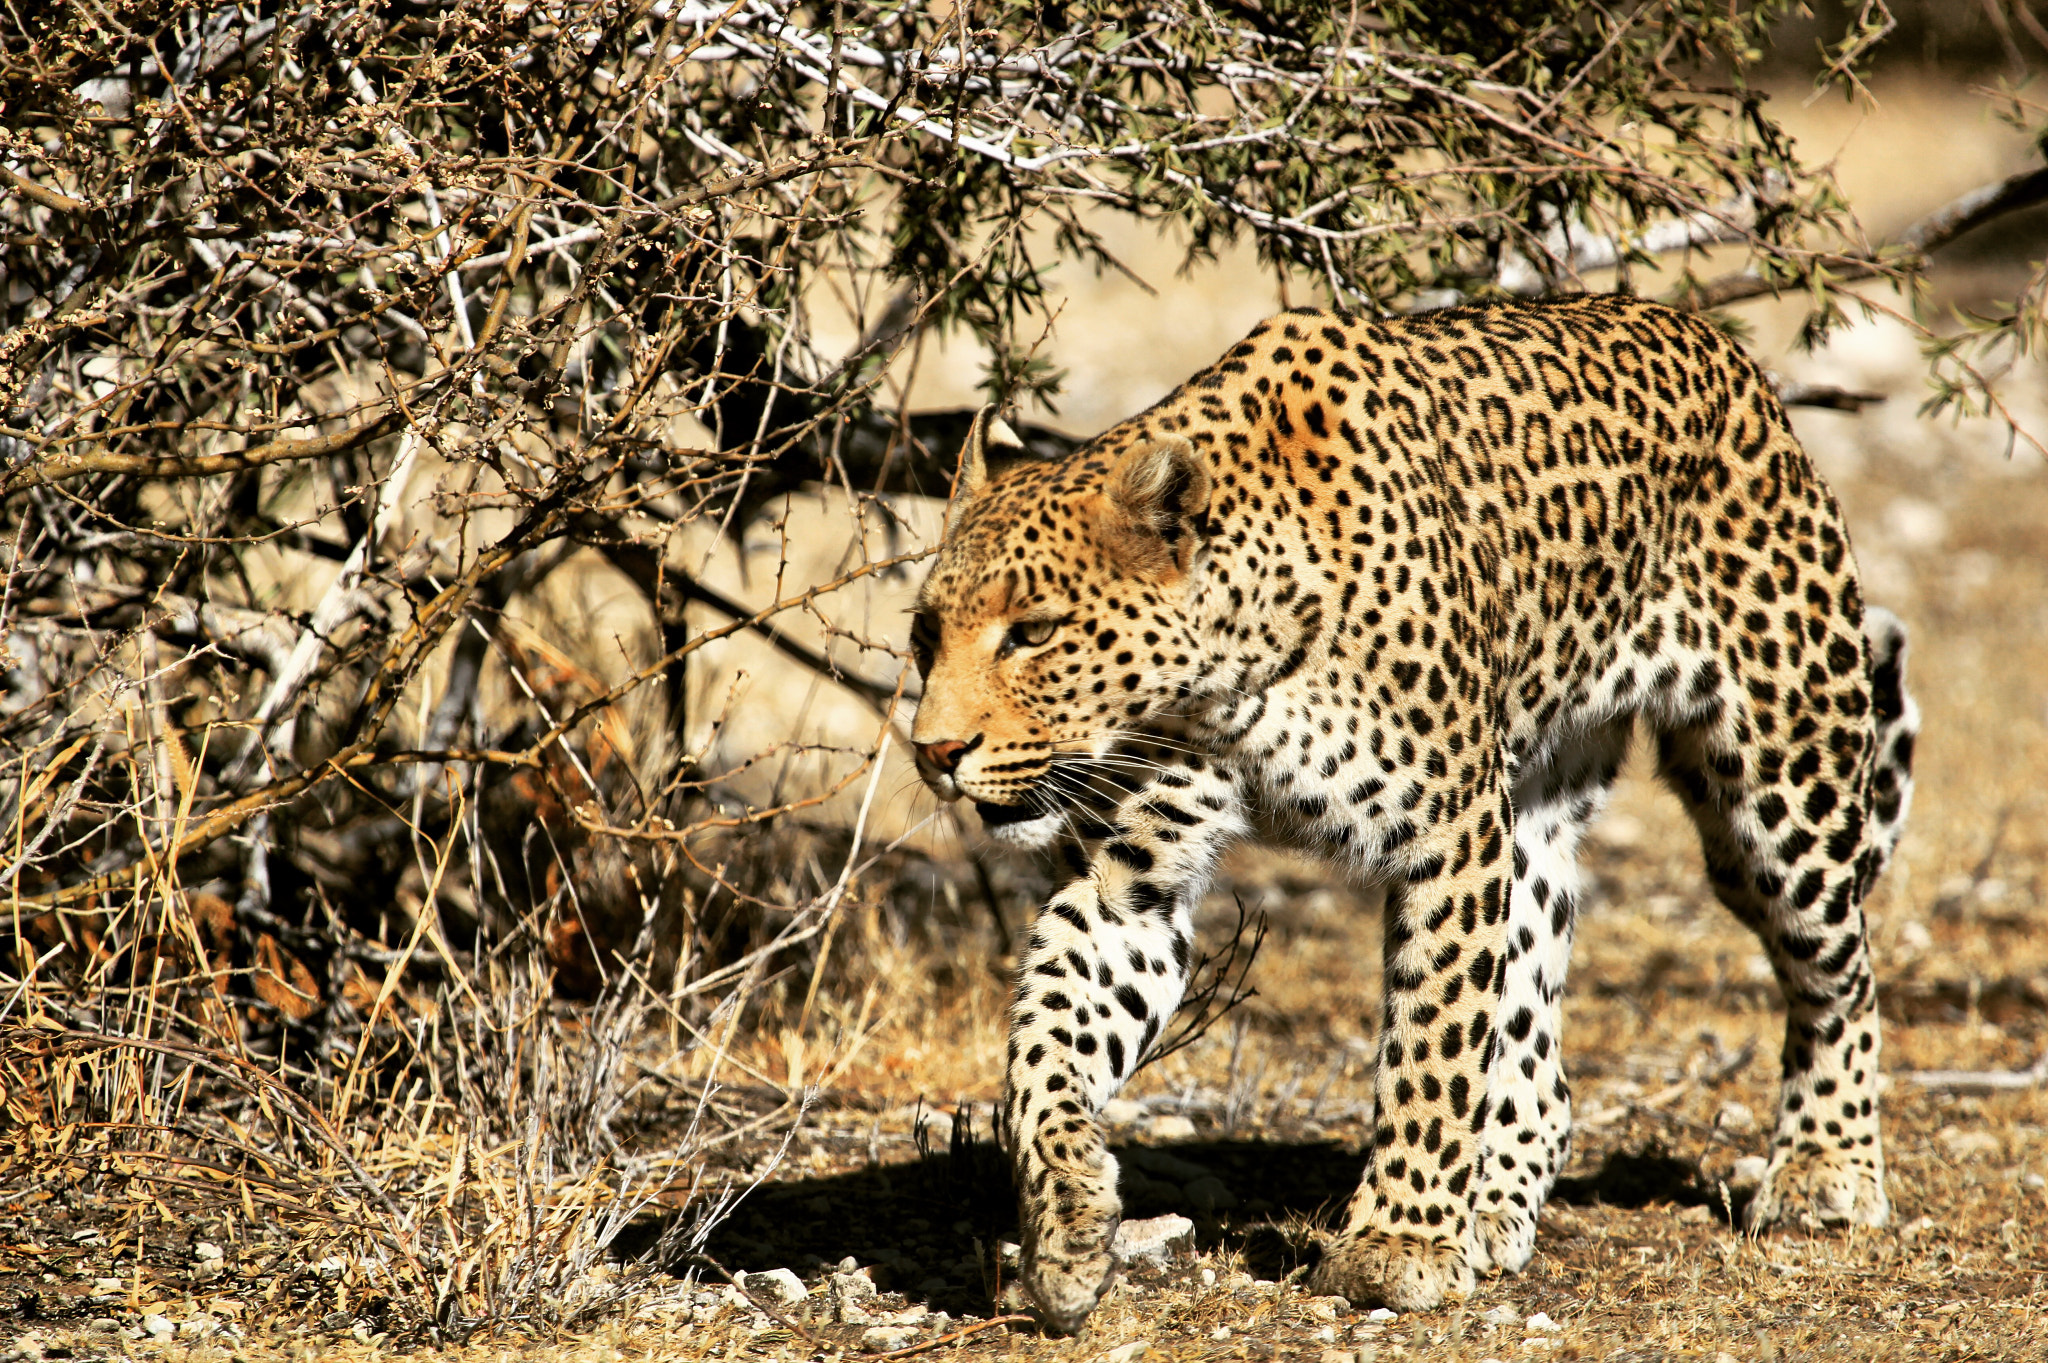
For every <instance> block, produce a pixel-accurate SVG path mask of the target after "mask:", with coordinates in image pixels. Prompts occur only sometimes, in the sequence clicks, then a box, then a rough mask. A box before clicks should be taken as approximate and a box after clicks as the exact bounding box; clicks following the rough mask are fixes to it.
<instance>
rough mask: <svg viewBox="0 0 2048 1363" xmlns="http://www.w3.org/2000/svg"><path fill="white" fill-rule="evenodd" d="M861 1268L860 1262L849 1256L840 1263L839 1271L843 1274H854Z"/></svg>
mask: <svg viewBox="0 0 2048 1363" xmlns="http://www.w3.org/2000/svg"><path fill="white" fill-rule="evenodd" d="M859 1267H860V1260H858V1259H856V1258H854V1257H853V1256H852V1255H851V1254H849V1255H847V1256H846V1257H845V1258H844V1259H841V1260H840V1261H839V1271H840V1272H841V1273H852V1272H853V1271H855V1270H856V1269H858V1268H859Z"/></svg>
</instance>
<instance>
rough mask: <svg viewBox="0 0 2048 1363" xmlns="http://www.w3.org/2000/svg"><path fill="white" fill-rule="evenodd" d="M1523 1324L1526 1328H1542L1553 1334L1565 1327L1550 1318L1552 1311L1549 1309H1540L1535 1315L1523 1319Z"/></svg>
mask: <svg viewBox="0 0 2048 1363" xmlns="http://www.w3.org/2000/svg"><path fill="white" fill-rule="evenodd" d="M1522 1326H1523V1328H1524V1329H1529V1330H1541V1331H1543V1332H1544V1333H1545V1334H1551V1335H1554V1334H1556V1333H1557V1332H1558V1331H1560V1330H1562V1329H1564V1327H1563V1326H1562V1325H1559V1324H1558V1323H1557V1322H1556V1321H1554V1320H1552V1319H1551V1318H1550V1313H1549V1312H1548V1311H1538V1312H1537V1313H1536V1314H1535V1315H1533V1316H1531V1317H1529V1319H1527V1320H1525V1321H1523V1322H1522Z"/></svg>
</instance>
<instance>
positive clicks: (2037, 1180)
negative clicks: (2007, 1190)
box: [2020, 1173, 2048, 1193]
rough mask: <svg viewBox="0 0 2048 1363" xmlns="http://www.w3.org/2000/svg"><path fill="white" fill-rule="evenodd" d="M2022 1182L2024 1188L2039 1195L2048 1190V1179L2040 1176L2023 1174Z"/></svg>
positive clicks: (2021, 1176)
mask: <svg viewBox="0 0 2048 1363" xmlns="http://www.w3.org/2000/svg"><path fill="white" fill-rule="evenodd" d="M2020 1182H2021V1183H2022V1184H2023V1185H2024V1186H2026V1187H2028V1188H2031V1189H2033V1190H2034V1191H2035V1192H2037V1193H2038V1192H2040V1191H2041V1190H2042V1189H2043V1188H2048V1178H2043V1177H2041V1176H2040V1175H2039V1174H2033V1173H2027V1174H2021V1175H2020Z"/></svg>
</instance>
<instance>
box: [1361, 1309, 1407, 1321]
mask: <svg viewBox="0 0 2048 1363" xmlns="http://www.w3.org/2000/svg"><path fill="white" fill-rule="evenodd" d="M1365 1318H1366V1319H1367V1320H1379V1321H1388V1320H1399V1319H1400V1318H1401V1313H1400V1312H1399V1311H1389V1310H1388V1309H1387V1308H1386V1307H1384V1306H1375V1307H1373V1309H1372V1310H1370V1311H1368V1312H1366V1313H1365Z"/></svg>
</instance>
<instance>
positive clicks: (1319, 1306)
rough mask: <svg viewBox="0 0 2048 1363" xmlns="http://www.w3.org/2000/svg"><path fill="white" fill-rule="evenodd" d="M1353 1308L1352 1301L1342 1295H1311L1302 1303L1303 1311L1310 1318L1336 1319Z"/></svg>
mask: <svg viewBox="0 0 2048 1363" xmlns="http://www.w3.org/2000/svg"><path fill="white" fill-rule="evenodd" d="M1350 1308H1351V1303H1350V1302H1348V1301H1346V1300H1345V1299H1344V1298H1342V1297H1310V1298H1309V1299H1308V1300H1307V1301H1305V1302H1303V1303H1302V1304H1301V1313H1302V1314H1303V1315H1305V1316H1307V1317H1308V1318H1309V1319H1310V1320H1335V1319H1337V1317H1338V1316H1339V1315H1340V1314H1342V1313H1343V1312H1345V1311H1348V1310H1349V1309H1350Z"/></svg>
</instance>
